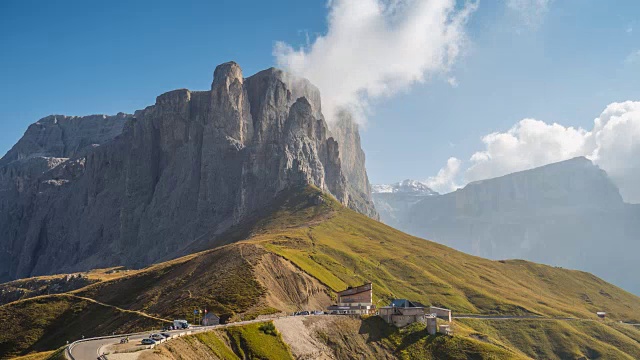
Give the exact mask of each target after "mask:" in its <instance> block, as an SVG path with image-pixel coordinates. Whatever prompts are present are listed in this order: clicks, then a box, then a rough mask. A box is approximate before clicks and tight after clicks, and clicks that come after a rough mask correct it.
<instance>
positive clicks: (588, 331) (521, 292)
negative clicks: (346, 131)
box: [0, 187, 640, 358]
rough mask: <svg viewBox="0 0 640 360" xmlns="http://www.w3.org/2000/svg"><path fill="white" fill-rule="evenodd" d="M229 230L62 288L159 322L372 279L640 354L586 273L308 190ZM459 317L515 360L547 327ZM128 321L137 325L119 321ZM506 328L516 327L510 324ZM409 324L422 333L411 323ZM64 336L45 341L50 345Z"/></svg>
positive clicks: (299, 301)
mask: <svg viewBox="0 0 640 360" xmlns="http://www.w3.org/2000/svg"><path fill="white" fill-rule="evenodd" d="M230 236H233V237H234V238H243V239H244V240H240V241H237V242H234V243H230V244H227V245H223V246H220V247H217V248H213V249H211V250H206V251H202V252H199V253H195V254H192V255H189V256H186V257H182V258H179V259H176V260H171V261H168V262H164V263H161V264H157V265H154V266H151V267H149V268H147V269H143V270H140V271H136V272H134V273H132V274H129V275H123V276H121V277H118V278H115V279H111V280H105V281H100V282H97V283H95V284H91V285H88V286H86V287H84V288H82V289H79V290H75V291H72V292H71V293H70V294H71V295H73V296H80V297H82V298H88V299H93V300H96V301H98V302H99V303H103V304H109V305H112V306H116V307H117V309H127V310H130V311H138V312H140V313H144V314H148V315H150V316H153V317H156V318H163V319H171V318H176V317H181V318H184V317H186V318H189V314H191V313H192V311H193V309H194V308H198V307H199V308H204V307H206V308H207V309H208V310H209V311H212V312H214V313H216V314H219V315H221V316H222V318H223V320H240V319H245V320H246V319H250V318H255V317H257V316H259V315H261V314H269V313H278V312H281V311H293V310H298V309H315V308H323V307H324V306H326V305H329V304H330V303H331V297H332V296H334V295H333V293H334V292H335V291H338V290H343V289H344V288H345V287H347V286H349V285H358V284H360V283H362V282H365V281H371V282H373V286H374V302H377V303H378V305H383V304H385V303H386V302H387V301H388V300H389V299H391V298H395V297H398V298H408V299H413V300H417V301H420V302H422V303H425V304H432V305H438V306H444V307H448V308H451V309H453V310H454V314H457V315H459V314H462V313H472V314H502V315H505V314H511V315H528V314H535V315H540V316H543V317H575V318H580V319H585V320H584V321H586V323H584V324H588V325H586V326H583V325H580V324H583V323H582V322H581V323H572V322H568V321H565V322H561V320H557V324H558V327H554V328H551V329H550V330H548V331H546V330H541V331H545V334H549V331H555V330H556V329H558V331H560V332H562V333H565V332H568V333H567V334H568V335H567V336H564V335H561V336H557V337H554V340H553V341H555V342H556V344H557V346H556V347H554V348H553V349H552V350H550V351H551V352H553V353H554V354H556V355H557V356H559V355H558V354H562V351H565V350H566V349H571V351H572V353H575V354H578V353H580V354H587V353H588V351H589V349H592V350H594V351H596V352H598V353H603V354H605V353H606V351H605V350H606V349H605V348H607V347H618V348H619V352H611V354H617V355H616V356H615V357H612V358H624V357H623V356H622V355H620V356H618V355H619V354H621V352H625V353H627V354H631V355H629V356H631V357H634V356H636V355H638V354H639V353H640V352H639V350H638V349H639V348H640V345H639V342H638V340H639V337H638V332H637V330H635V329H633V328H630V329H628V328H627V327H624V326H623V325H619V326H618V325H616V326H614V325H615V324H614V323H613V322H607V323H599V322H597V318H596V316H595V312H596V311H606V312H607V313H608V316H609V318H610V319H611V321H617V320H624V321H634V322H640V298H638V297H637V296H634V295H632V294H630V293H628V292H625V291H624V290H622V289H620V288H617V287H615V286H613V285H611V284H608V283H606V282H605V281H603V280H601V279H599V278H597V277H595V276H593V275H591V274H588V273H585V272H581V271H575V270H567V269H562V268H555V267H550V266H545V265H539V264H534V263H530V262H526V261H520V260H511V261H491V260H486V259H482V258H479V257H475V256H470V255H467V254H464V253H461V252H458V251H456V250H453V249H451V248H448V247H446V246H443V245H439V244H436V243H433V242H430V241H426V240H423V239H420V238H416V237H413V236H410V235H407V234H404V233H402V232H400V231H398V230H395V229H393V228H390V227H388V226H386V225H384V224H382V223H380V222H377V221H375V220H372V219H371V218H369V217H367V216H364V215H361V214H359V213H356V212H354V211H352V210H349V209H347V208H345V207H343V206H341V205H340V204H339V203H337V202H336V201H335V200H333V199H332V198H331V197H330V196H329V195H326V194H323V193H321V192H320V191H319V190H317V189H315V188H312V187H307V188H304V189H301V190H291V191H287V192H284V193H282V194H281V195H280V196H279V197H278V198H277V199H276V201H274V202H273V203H272V204H271V205H270V206H269V207H267V208H265V209H263V210H262V211H261V212H260V213H255V214H254V216H253V218H252V221H251V222H249V223H246V224H245V226H244V227H241V228H238V229H237V231H236V232H235V233H234V234H232V235H230ZM214 244H219V243H218V242H217V241H214V242H212V243H211V244H208V243H207V242H206V241H205V242H202V243H201V244H200V246H204V247H206V246H211V245H214ZM63 296H66V295H64V294H63V295H52V296H50V297H48V298H52V299H59V298H61V297H63ZM67 296H68V295H67ZM40 299H42V298H34V299H30V300H22V301H18V302H13V303H9V304H7V305H4V306H2V307H0V311H1V312H0V314H3V315H2V316H0V318H1V319H3V320H5V319H6V317H7V316H8V314H9V313H13V312H14V310H15V307H16V306H20V311H19V312H20V313H21V314H22V313H29V312H30V309H29V307H30V306H34V307H35V306H37V304H38V301H41V300H40ZM45 299H46V298H45ZM54 311H55V312H56V313H55V314H53V313H52V314H48V315H47V316H48V317H57V316H66V314H65V313H64V311H60V310H55V309H53V308H52V310H51V312H54ZM92 311H94V310H91V311H87V312H85V313H84V314H85V316H89V314H91V312H92ZM540 321H552V320H540ZM456 323H457V330H456V332H457V334H459V335H457V336H456V338H458V336H460V337H461V338H459V339H458V340H459V341H463V340H464V341H466V340H465V339H467V340H468V339H472V340H474V341H475V340H478V338H480V339H482V340H480V342H481V343H487V344H492V346H498V347H502V348H503V349H507V350H508V351H509V352H510V353H511V354H515V355H514V356H516V355H517V356H520V357H522V356H529V357H534V355H533V354H534V353H532V352H531V350H530V349H531V347H532V346H533V345H532V344H531V340H527V339H531V338H537V335H535V334H534V335H531V334H530V332H531V331H534V332H536V331H538V330H536V329H544V328H543V327H541V325H539V324H536V323H535V322H533V320H532V322H525V321H522V322H509V323H508V325H509V327H510V328H501V327H500V326H499V324H502V323H499V324H497V323H496V324H493V323H491V322H487V320H474V321H471V320H460V321H457V322H456ZM16 324H18V325H17V326H18V327H25V329H24V330H19V331H16V333H17V334H19V333H20V332H21V331H26V328H27V327H29V329H33V328H34V326H33V323H30V322H28V321H22V320H21V321H17V322H16ZM140 324H141V323H140ZM112 325H113V326H110V327H109V329H108V331H107V329H106V328H105V329H96V331H102V332H103V333H108V332H109V331H120V330H122V326H121V327H117V325H118V324H117V322H113V323H112ZM134 325H135V326H138V322H135V324H126V326H134ZM141 325H142V324H141ZM578 325H580V326H578ZM38 326H41V325H38ZM42 326H46V325H42ZM620 326H622V328H620ZM513 327H515V329H520V330H521V332H514V331H513V330H514V328H513ZM567 327H569V328H570V330H567ZM36 328H37V327H36ZM65 328H66V327H65ZM116 328H117V329H116ZM594 329H595V330H594ZM415 330H416V332H417V333H418V334H420V331H421V330H420V329H415ZM518 334H520V335H518ZM92 335H93V333H92ZM406 335H407V336H409V334H406ZM569 335H570V336H569ZM6 336H8V337H9V338H10V339H9V340H8V341H10V342H8V343H7V342H6V341H7V340H4V342H0V344H3V346H4V347H3V348H2V349H3V351H2V352H1V353H0V355H2V354H4V355H6V354H26V353H27V352H29V351H32V350H47V349H45V348H43V347H41V346H40V345H39V344H43V343H44V342H43V340H42V339H41V337H42V336H44V335H43V332H41V333H39V335H38V334H36V335H34V336H33V337H31V338H30V340H27V341H25V342H24V343H23V344H21V345H11V344H15V341H14V340H11V337H12V336H13V335H11V334H7V335H6ZM411 336H413V337H411V339H414V340H412V341H421V340H420V338H421V337H420V336H419V335H411ZM509 336H511V338H510V337H509ZM514 336H515V337H517V338H513V337H514ZM402 339H404V335H403V336H401V337H400V338H397V339H396V340H395V341H399V342H400V343H402V341H404V340H402ZM11 341H14V342H11ZM64 341H65V339H59V341H49V340H47V342H46V344H48V346H49V348H48V350H52V349H55V348H56V347H57V346H60V345H62V344H64ZM389 341H391V340H389ZM407 341H408V340H407ZM439 341H440V340H439ZM5 344H9V345H5ZM474 344H475V343H474ZM589 344H596V345H597V346H596V345H593V346H592V345H589ZM395 355H398V354H395Z"/></svg>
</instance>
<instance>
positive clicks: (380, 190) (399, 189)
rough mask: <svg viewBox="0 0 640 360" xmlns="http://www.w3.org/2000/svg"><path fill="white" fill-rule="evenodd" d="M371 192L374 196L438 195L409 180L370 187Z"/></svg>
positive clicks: (417, 182)
mask: <svg viewBox="0 0 640 360" xmlns="http://www.w3.org/2000/svg"><path fill="white" fill-rule="evenodd" d="M371 192H372V193H374V194H385V193H392V194H396V193H404V194H413V195H420V196H432V195H439V194H438V193H437V192H436V191H433V190H432V189H431V188H430V187H429V186H427V184H425V183H423V182H420V181H416V180H410V179H406V180H403V181H400V182H397V183H395V184H377V185H371Z"/></svg>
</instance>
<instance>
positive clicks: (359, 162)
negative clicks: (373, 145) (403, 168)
mask: <svg viewBox="0 0 640 360" xmlns="http://www.w3.org/2000/svg"><path fill="white" fill-rule="evenodd" d="M331 132H332V134H333V136H334V137H335V139H336V141H337V142H338V144H339V145H340V161H341V164H342V170H343V172H344V175H345V177H346V179H347V188H348V190H349V194H350V195H351V197H350V201H351V206H352V207H353V208H354V209H356V210H357V211H359V212H361V213H363V214H365V215H367V216H369V217H371V218H374V219H378V217H379V216H378V213H377V211H376V208H375V206H374V204H373V200H372V197H371V185H370V183H369V177H368V176H367V170H366V168H365V154H364V151H363V150H362V146H361V145H360V131H359V129H358V124H357V123H355V121H353V117H352V116H351V114H350V113H348V112H346V111H342V112H341V113H340V114H338V115H337V121H336V122H335V123H334V124H332V126H331Z"/></svg>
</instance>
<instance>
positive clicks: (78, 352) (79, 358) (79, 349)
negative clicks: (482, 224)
mask: <svg viewBox="0 0 640 360" xmlns="http://www.w3.org/2000/svg"><path fill="white" fill-rule="evenodd" d="M305 316H343V315H305ZM284 317H291V316H284ZM453 318H454V319H480V320H518V319H524V320H583V319H578V318H571V317H564V318H549V317H542V316H509V315H474V314H466V315H465V314H463V315H458V316H453ZM272 320H275V319H264V320H249V321H239V322H234V323H230V324H225V325H215V326H196V327H193V328H191V329H189V330H190V331H191V332H192V333H197V332H202V331H209V330H212V329H218V328H225V327H230V326H240V325H246V324H252V323H257V322H267V321H272ZM189 330H173V331H169V333H171V334H172V335H176V334H179V333H181V332H186V331H189ZM154 332H160V330H155V331H148V332H144V333H138V334H134V335H130V337H129V342H130V343H137V344H140V341H141V340H142V339H144V338H148V337H149V335H150V334H151V333H154ZM122 338H123V336H122V335H120V336H117V337H112V338H108V339H88V340H86V341H82V342H78V343H76V344H75V346H74V347H73V349H72V351H71V355H72V357H73V359H69V360H96V359H97V358H98V357H99V356H100V355H102V354H103V353H104V351H105V350H106V348H107V346H108V345H113V344H118V343H119V342H120V339H122ZM65 354H66V353H65Z"/></svg>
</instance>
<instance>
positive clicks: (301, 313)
mask: <svg viewBox="0 0 640 360" xmlns="http://www.w3.org/2000/svg"><path fill="white" fill-rule="evenodd" d="M300 315H311V313H310V312H308V311H306V310H305V311H300Z"/></svg>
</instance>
